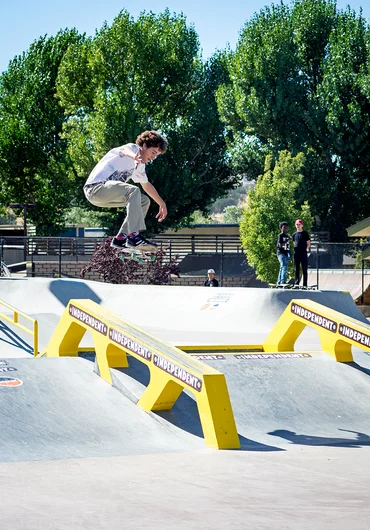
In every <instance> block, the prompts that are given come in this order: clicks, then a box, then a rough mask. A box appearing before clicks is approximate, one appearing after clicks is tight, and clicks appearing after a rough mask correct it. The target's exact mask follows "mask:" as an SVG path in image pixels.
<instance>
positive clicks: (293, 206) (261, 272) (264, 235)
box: [240, 151, 312, 283]
mask: <svg viewBox="0 0 370 530" xmlns="http://www.w3.org/2000/svg"><path fill="white" fill-rule="evenodd" d="M303 166H304V155H303V154H302V153H298V154H297V155H296V156H295V157H292V155H291V154H290V153H289V152H288V151H281V152H280V153H279V157H278V159H277V160H274V159H273V158H272V157H271V156H267V157H266V161H265V170H264V173H263V174H262V175H260V176H259V178H258V180H257V184H256V187H255V188H254V190H251V191H250V192H249V194H248V197H247V201H246V208H245V211H244V213H243V216H242V220H241V223H240V235H241V241H242V246H243V249H244V251H245V254H246V257H247V260H248V263H249V264H250V265H251V266H252V267H254V268H255V270H256V273H257V276H258V278H259V279H260V280H263V281H265V282H269V283H274V282H276V279H277V275H278V271H279V263H278V260H277V257H276V240H277V236H278V233H279V223H280V222H281V221H287V223H288V225H289V226H290V229H292V228H293V227H294V221H295V219H298V218H299V219H302V220H303V222H304V224H305V226H310V225H311V223H312V216H311V212H310V207H309V204H308V202H307V201H305V202H304V203H303V204H302V205H300V206H299V205H297V189H298V186H299V185H300V182H301V181H302V179H303V175H302V173H301V170H302V167H303ZM290 233H292V232H290Z"/></svg>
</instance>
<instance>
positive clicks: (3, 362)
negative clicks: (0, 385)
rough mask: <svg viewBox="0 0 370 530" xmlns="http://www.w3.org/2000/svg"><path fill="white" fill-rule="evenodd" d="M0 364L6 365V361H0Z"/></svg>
mask: <svg viewBox="0 0 370 530" xmlns="http://www.w3.org/2000/svg"><path fill="white" fill-rule="evenodd" d="M0 366H8V363H7V361H0Z"/></svg>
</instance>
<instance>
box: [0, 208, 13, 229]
mask: <svg viewBox="0 0 370 530" xmlns="http://www.w3.org/2000/svg"><path fill="white" fill-rule="evenodd" d="M16 220H17V217H16V216H15V215H14V213H11V212H9V210H8V209H7V208H6V207H5V206H0V225H14V224H15V223H16Z"/></svg>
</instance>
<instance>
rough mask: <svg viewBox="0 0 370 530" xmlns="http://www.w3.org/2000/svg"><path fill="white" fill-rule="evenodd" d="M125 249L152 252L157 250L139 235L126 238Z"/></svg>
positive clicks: (154, 245)
mask: <svg viewBox="0 0 370 530" xmlns="http://www.w3.org/2000/svg"><path fill="white" fill-rule="evenodd" d="M126 248H129V249H130V250H136V251H143V252H145V251H148V252H153V251H155V250H157V245H156V244H155V243H153V242H152V241H149V240H148V239H145V237H144V236H142V235H141V234H140V233H139V234H137V235H136V236H134V237H128V238H127V241H126Z"/></svg>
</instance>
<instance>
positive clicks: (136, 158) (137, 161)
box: [134, 151, 143, 165]
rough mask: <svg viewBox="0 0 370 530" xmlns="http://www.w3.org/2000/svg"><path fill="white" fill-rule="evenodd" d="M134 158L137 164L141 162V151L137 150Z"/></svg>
mask: <svg viewBox="0 0 370 530" xmlns="http://www.w3.org/2000/svg"><path fill="white" fill-rule="evenodd" d="M134 160H135V161H136V163H137V165H139V164H143V159H142V158H141V153H140V151H138V152H137V153H135V156H134Z"/></svg>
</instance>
